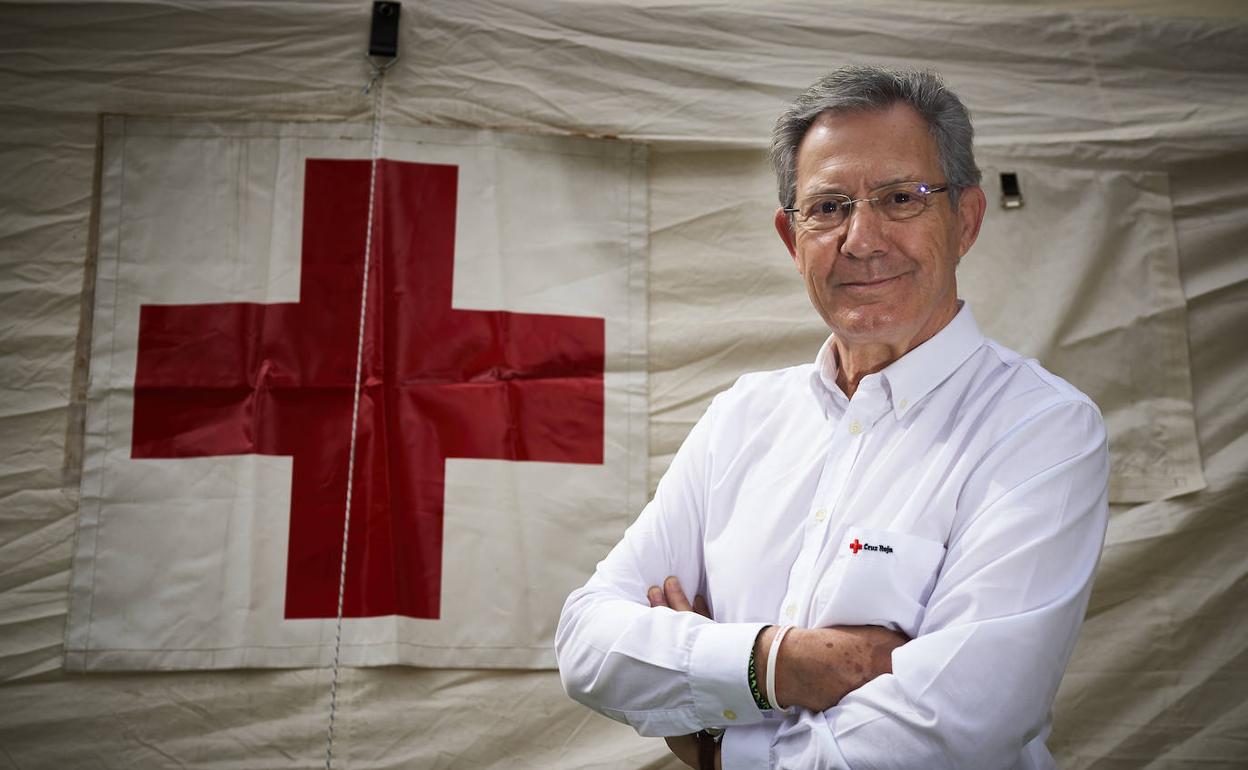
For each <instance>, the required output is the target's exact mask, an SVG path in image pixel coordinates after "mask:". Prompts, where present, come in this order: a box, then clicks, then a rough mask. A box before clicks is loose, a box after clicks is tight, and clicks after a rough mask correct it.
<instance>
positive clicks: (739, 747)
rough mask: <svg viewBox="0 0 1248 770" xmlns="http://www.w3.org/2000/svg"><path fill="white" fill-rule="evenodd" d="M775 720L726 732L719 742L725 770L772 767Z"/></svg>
mask: <svg viewBox="0 0 1248 770" xmlns="http://www.w3.org/2000/svg"><path fill="white" fill-rule="evenodd" d="M779 724H780V723H779V722H777V721H775V720H774V719H773V720H769V721H767V722H761V723H759V724H756V725H743V726H742V727H734V728H732V729H731V730H728V731H727V732H725V733H724V737H723V739H721V741H720V744H719V761H720V765H721V766H722V767H723V770H761V768H767V767H771V743H772V741H773V740H774V739H775V736H776V726H777V725H779Z"/></svg>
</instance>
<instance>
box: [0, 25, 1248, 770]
mask: <svg viewBox="0 0 1248 770" xmlns="http://www.w3.org/2000/svg"><path fill="white" fill-rule="evenodd" d="M1086 5H1087V4H1075V3H1071V4H1064V3H1054V4H1045V3H1036V4H1031V5H1028V6H1027V7H1025V8H1017V7H1014V6H1006V5H1004V4H995V3H966V4H959V3H942V2H923V3H917V2H916V3H900V2H892V3H866V2H838V3H826V4H816V5H813V6H812V4H810V3H787V2H786V3H776V4H765V5H759V4H755V3H746V2H723V3H705V2H688V3H676V4H673V3H653V2H643V3H634V4H629V5H622V4H615V3H605V2H588V3H586V2H575V3H574V2H566V1H564V0H556V1H554V2H550V1H539V0H502V1H500V2H481V3H471V4H468V3H451V2H433V3H421V4H416V3H411V4H407V5H405V7H404V11H403V19H404V23H403V25H402V38H401V49H402V51H401V58H400V59H399V61H398V63H397V64H396V65H395V67H394V68H393V69H392V70H391V72H390V74H389V75H388V76H387V82H386V89H387V94H386V104H387V108H386V124H387V130H393V131H401V130H406V128H405V127H411V126H414V125H416V124H432V125H435V126H442V127H470V128H481V129H490V130H495V131H502V132H510V133H515V132H527V133H534V134H553V135H579V136H581V137H591V138H593V137H597V138H598V139H597V141H600V142H604V143H606V144H611V143H613V142H615V140H614V139H612V138H613V137H614V138H619V139H621V140H623V141H624V142H625V143H637V144H640V145H645V148H646V150H647V152H646V155H647V156H648V160H647V161H646V164H647V166H646V167H647V179H648V184H647V188H648V189H647V193H648V199H649V207H648V210H649V220H648V221H649V245H648V256H649V270H648V274H647V281H648V319H649V320H648V347H647V351H648V361H649V365H648V380H649V400H648V410H649V415H650V420H649V428H650V430H649V434H650V435H649V446H650V452H649V454H650V470H649V474H648V476H649V478H648V482H649V484H650V485H651V486H653V484H654V483H655V482H656V481H657V477H658V474H659V473H661V471H662V469H663V467H665V465H666V462H667V460H668V458H669V457H670V455H671V453H672V452H674V451H675V448H676V446H677V445H678V444H679V442H680V439H681V438H682V437H683V435H684V433H685V432H686V431H687V430H688V428H689V426H690V425H691V424H692V421H693V420H694V419H696V417H697V415H698V414H699V413H700V412H701V410H702V408H703V407H704V405H705V404H706V403H707V401H708V400H709V398H710V396H711V395H712V394H714V393H715V392H717V391H718V390H720V389H722V388H724V387H726V386H727V385H728V384H730V383H731V381H732V380H733V379H734V378H735V376H736V375H737V374H739V373H741V372H743V371H747V370H754V369H762V368H770V367H774V366H781V365H787V364H791V363H794V362H797V361H803V360H807V359H809V358H810V357H812V356H813V354H814V352H815V350H816V348H817V346H818V344H819V342H820V341H821V339H822V338H823V336H824V332H823V330H822V329H821V328H820V325H819V323H818V321H817V318H816V316H815V315H814V313H813V311H812V310H811V309H810V308H809V305H808V303H807V301H806V299H805V297H804V294H803V292H802V289H801V286H800V283H799V282H798V280H797V278H796V275H795V273H794V272H793V269H792V266H791V263H790V262H789V260H788V257H787V255H786V254H785V253H784V251H783V249H782V247H781V246H780V244H779V243H778V241H777V240H776V239H775V237H774V235H773V234H772V233H771V229H770V217H771V211H772V210H773V207H774V205H775V204H774V200H775V199H774V192H773V191H772V190H771V188H770V187H769V181H768V178H767V169H766V166H765V159H764V155H763V148H764V146H765V141H766V136H767V134H768V132H769V130H770V126H771V122H772V121H773V120H774V118H775V116H776V114H777V113H778V111H779V110H780V109H781V108H782V106H783V104H784V103H785V102H786V101H787V100H788V99H790V98H792V96H794V95H795V94H796V93H797V92H798V91H799V90H800V89H801V88H802V87H804V86H805V85H806V84H808V83H809V82H810V81H811V80H813V79H814V78H815V77H817V76H818V75H819V74H821V73H823V72H825V71H827V70H828V69H831V68H833V67H835V66H838V65H840V64H844V63H848V62H852V61H872V62H876V63H882V64H885V65H892V66H924V67H933V68H937V69H940V70H941V71H943V72H944V73H945V74H946V76H947V78H948V80H949V81H950V82H951V84H952V85H953V86H954V87H955V89H957V90H958V91H959V93H961V94H962V95H963V97H964V98H965V100H966V101H967V102H968V104H969V106H970V108H971V110H972V113H973V116H974V118H975V121H976V126H977V130H978V132H979V133H978V140H979V141H978V144H979V147H980V154H981V162H982V164H983V165H984V166H985V168H986V170H987V171H988V172H989V174H988V176H987V180H986V188H987V190H988V193H989V196H990V201H995V200H996V197H997V195H998V192H997V190H996V188H995V187H994V185H995V174H996V173H997V172H999V171H1014V172H1016V173H1018V175H1019V178H1020V180H1021V183H1022V188H1023V194H1024V196H1025V198H1026V201H1027V203H1026V205H1025V206H1024V208H1023V209H1021V210H1019V211H1004V210H1002V209H1000V208H998V207H996V206H995V205H994V206H993V208H992V210H990V212H989V219H988V222H987V223H986V225H985V233H984V236H983V239H982V240H981V242H980V243H979V244H977V245H976V247H975V248H974V249H973V250H972V251H971V252H970V254H969V255H968V256H967V257H966V259H965V260H964V263H963V267H962V269H961V275H962V276H963V287H962V293H963V295H964V296H966V297H967V298H968V299H969V300H970V301H971V302H972V303H973V304H974V307H975V312H976V315H977V317H978V318H979V319H980V321H981V323H982V325H983V326H984V328H985V331H986V332H987V333H989V334H990V335H994V336H997V337H999V338H1001V339H1002V340H1003V341H1005V342H1007V343H1009V344H1011V345H1014V346H1016V347H1019V348H1021V349H1024V350H1026V351H1027V352H1030V353H1034V354H1037V355H1039V356H1040V357H1041V359H1042V361H1044V362H1045V363H1047V364H1049V365H1050V366H1052V367H1053V368H1054V369H1056V370H1057V371H1059V372H1060V373H1062V374H1063V375H1064V376H1067V377H1068V378H1069V379H1071V380H1072V381H1074V382H1075V383H1076V384H1078V385H1080V386H1081V387H1083V388H1084V389H1085V390H1087V391H1088V392H1089V393H1090V394H1092V395H1093V396H1094V397H1095V398H1097V399H1098V401H1099V402H1100V403H1101V405H1102V407H1103V408H1104V409H1105V412H1106V416H1107V420H1108V422H1109V424H1110V427H1111V430H1112V431H1113V435H1114V442H1115V443H1114V473H1115V482H1114V484H1115V486H1114V489H1113V494H1114V499H1115V500H1116V501H1117V504H1116V505H1115V506H1114V508H1113V511H1112V521H1111V524H1110V530H1109V535H1108V541H1107V545H1106V550H1105V553H1104V556H1103V558H1102V563H1101V569H1100V573H1099V576H1098V579H1097V584H1096V589H1095V592H1094V594H1093V598H1092V602H1091V605H1090V607H1089V611H1088V621H1087V623H1086V624H1085V627H1084V632H1083V635H1082V638H1081V641H1080V645H1079V647H1078V649H1077V651H1076V654H1075V658H1074V660H1073V662H1072V664H1071V667H1070V670H1069V671H1068V674H1067V677H1066V679H1065V681H1064V683H1063V688H1062V691H1061V693H1060V695H1059V699H1058V703H1057V705H1056V722H1055V731H1054V735H1053V737H1052V739H1051V740H1050V745H1051V747H1052V748H1053V750H1054V753H1055V754H1056V756H1057V757H1058V760H1059V762H1060V763H1061V764H1062V766H1063V767H1100V768H1136V767H1158V768H1161V767H1166V768H1169V767H1175V768H1187V767H1191V768H1195V767H1200V768H1211V767H1236V766H1242V763H1243V758H1244V757H1245V756H1248V731H1246V730H1245V727H1244V724H1245V722H1246V721H1248V714H1245V711H1244V693H1248V665H1246V664H1245V663H1244V661H1245V656H1246V653H1248V631H1246V630H1245V628H1246V626H1245V623H1244V619H1245V609H1246V606H1245V605H1246V603H1248V597H1245V594H1244V589H1243V586H1244V585H1246V584H1248V580H1246V577H1248V563H1246V562H1245V560H1244V559H1243V557H1242V554H1243V553H1244V552H1245V551H1246V550H1248V528H1246V527H1245V526H1244V525H1243V524H1242V522H1241V519H1242V516H1243V511H1244V510H1246V509H1248V405H1246V404H1245V399H1244V392H1245V383H1248V356H1245V354H1244V350H1243V348H1244V346H1243V341H1242V340H1243V337H1244V334H1245V332H1248V246H1245V244H1246V243H1248V217H1245V215H1244V212H1245V211H1248V182H1246V181H1245V179H1248V132H1245V131H1244V128H1243V127H1244V126H1245V125H1248V99H1246V98H1245V96H1244V95H1245V94H1246V93H1248V21H1246V20H1245V18H1244V16H1242V13H1243V12H1242V9H1240V8H1238V6H1237V5H1236V4H1234V3H1230V2H1227V3H1217V2H1206V3H1197V4H1189V5H1184V6H1182V7H1181V8H1180V7H1178V6H1173V7H1171V6H1170V5H1168V4H1162V3H1156V2H1148V1H1147V0H1139V2H1129V1H1127V0H1123V1H1122V2H1113V1H1112V0H1105V2H1103V3H1101V5H1102V6H1113V7H1106V8H1105V9H1104V10H1086V8H1085V7H1084V6H1086ZM1140 11H1145V12H1140ZM1182 13H1200V14H1201V17H1198V18H1184V17H1181V16H1180V14H1182ZM1237 14H1241V15H1237ZM367 26H368V9H367V4H365V3H356V2H351V3H347V2H324V3H279V2H253V3H233V2H225V1H224V0H218V1H217V2H207V3H201V4H195V5H186V4H175V3H166V2H139V3H125V4H121V3H107V2H106V3H66V2H46V3H30V4H7V5H4V6H0V175H2V178H3V179H4V180H5V183H6V184H5V185H4V186H3V188H0V244H3V248H2V249H0V293H2V296H3V298H4V302H3V308H4V310H3V313H4V316H3V317H4V320H5V323H4V325H3V327H2V328H0V360H2V361H3V366H0V447H3V455H2V456H3V457H4V465H3V471H2V472H0V677H3V679H4V684H3V685H2V686H0V763H4V764H7V765H11V766H14V767H67V766H81V765H84V764H94V765H96V766H107V767H165V766H200V767H218V766H237V767H255V766H283V767H285V766H297V767H313V766H319V765H323V737H324V730H325V721H326V715H327V711H328V681H329V676H328V672H327V671H326V670H324V669H319V668H311V669H294V670H287V671H271V670H253V671H224V672H180V673H158V674H125V673H110V674H97V673H91V674H77V673H66V672H65V671H64V666H65V663H66V637H65V630H66V620H67V613H68V612H69V607H70V603H69V593H70V581H71V562H72V554H73V551H74V542H75V537H76V532H77V529H78V520H79V507H80V502H81V492H80V489H81V485H80V482H81V478H80V475H81V473H82V469H83V467H84V463H83V454H82V452H83V446H84V444H83V430H84V425H85V423H84V413H85V412H86V411H87V410H86V409H85V406H86V403H87V401H86V397H87V385H88V382H89V373H90V370H89V367H88V358H89V354H90V345H91V330H92V328H93V320H94V319H93V312H92V311H93V309H94V307H95V296H94V295H95V292H96V291H97V288H98V283H97V280H96V271H97V270H98V269H100V267H101V265H102V261H100V260H98V259H97V257H98V255H99V249H98V244H96V243H95V242H94V240H93V238H94V234H95V233H97V232H103V228H102V225H103V224H104V223H103V221H102V214H101V211H100V209H99V208H98V204H99V203H100V198H99V194H98V192H99V190H101V189H102V188H103V185H102V183H101V179H100V178H99V175H100V174H101V173H102V171H103V169H104V164H103V163H102V160H103V155H102V153H103V152H104V148H105V147H106V146H107V141H106V140H105V138H104V136H103V132H102V128H101V127H102V126H103V125H104V124H103V123H102V122H101V121H100V119H99V117H98V116H99V115H100V114H102V113H110V114H117V113H122V114H128V115H137V116H153V117H166V116H168V117H175V118H178V119H181V120H189V119H194V120H227V121H238V120H242V121H257V120H263V121H297V122H349V123H353V124H357V128H355V129H352V130H355V131H359V130H360V129H359V126H364V125H366V123H367V120H368V110H369V101H368V99H367V97H365V96H364V95H363V94H362V93H361V88H362V85H363V83H364V81H365V79H366V75H367V70H366V67H365V66H364V64H363V61H362V58H361V57H362V51H363V47H364V41H365V39H366V37H367ZM361 135H362V134H361ZM457 290H458V283H457ZM614 502H616V503H620V502H622V501H618V500H617V501H614ZM582 516H583V521H584V528H583V529H569V531H568V532H566V536H567V537H568V538H569V542H572V541H577V542H580V541H581V540H585V539H597V538H604V539H608V540H609V535H610V533H609V532H608V531H607V530H615V531H617V532H618V530H619V529H622V526H623V523H624V522H623V521H621V520H615V519H613V518H612V512H611V511H607V510H605V509H604V510H585V511H583V512H582ZM604 550H605V549H604ZM586 571H588V566H587V568H586ZM534 590H535V591H538V592H539V593H540V595H542V596H545V595H546V594H548V593H556V592H555V591H550V590H547V587H538V586H535V587H534ZM526 609H527V608H526ZM533 610H534V611H536V612H543V611H544V612H549V613H557V611H558V606H557V603H555V604H554V605H552V606H549V607H542V608H536V607H535V608H533ZM552 617H553V615H552ZM469 665H470V664H467V663H466V664H465V666H469ZM338 705H339V721H338V728H337V733H336V735H337V739H336V746H337V748H336V751H335V755H336V757H337V761H338V762H340V763H341V766H344V767H422V768H425V767H428V768H478V767H491V766H494V767H532V768H550V767H556V768H590V767H597V768H617V767H619V768H632V767H656V768H657V767H667V766H671V761H670V760H669V759H667V758H665V751H664V749H663V747H662V746H661V745H659V744H658V742H656V741H646V740H642V739H639V738H637V737H635V736H634V735H633V734H632V733H631V731H630V730H628V729H627V728H624V727H621V726H619V725H615V724H614V723H611V722H609V721H607V720H605V719H603V718H601V717H598V716H595V715H593V714H591V713H589V712H587V711H585V710H584V709H582V708H581V707H579V706H577V705H576V704H574V703H572V702H571V701H569V700H568V699H567V698H566V697H565V696H564V695H563V693H562V691H561V689H560V687H559V683H558V679H557V677H556V676H555V674H554V673H553V672H551V671H540V670H539V671H527V672H525V671H500V670H484V669H476V668H471V667H465V668H398V667H388V668H373V669H369V668H350V669H347V670H346V671H345V672H344V679H343V682H342V686H341V689H340V697H339V704H338Z"/></svg>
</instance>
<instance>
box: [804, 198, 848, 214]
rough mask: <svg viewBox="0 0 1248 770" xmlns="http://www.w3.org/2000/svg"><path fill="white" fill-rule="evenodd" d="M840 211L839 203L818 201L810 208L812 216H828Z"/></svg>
mask: <svg viewBox="0 0 1248 770" xmlns="http://www.w3.org/2000/svg"><path fill="white" fill-rule="evenodd" d="M840 210H841V202H840V201H834V200H831V201H819V202H818V203H816V204H815V205H814V206H813V207H812V208H811V214H812V215H813V216H825V217H826V216H828V215H830V214H835V213H836V212H838V211H840Z"/></svg>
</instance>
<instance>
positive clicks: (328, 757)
mask: <svg viewBox="0 0 1248 770" xmlns="http://www.w3.org/2000/svg"><path fill="white" fill-rule="evenodd" d="M391 63H393V62H391ZM386 66H389V65H386ZM385 71H386V67H385V66H383V67H377V66H376V65H374V66H373V74H372V78H371V79H370V80H369V81H368V85H367V86H366V87H365V89H364V92H365V93H368V92H370V91H372V89H373V86H374V85H375V86H376V87H377V90H376V91H372V93H373V145H372V150H371V152H370V155H369V157H370V164H369V173H368V225H367V229H366V232H365V235H364V281H363V287H362V288H361V290H360V330H359V336H358V338H357V339H356V347H355V395H354V398H353V400H352V402H351V445H350V449H348V454H347V502H346V512H345V514H344V515H343V520H342V562H341V563H340V564H339V566H338V623H337V628H336V629H335V632H334V672H333V677H332V679H331V682H330V686H329V730H328V732H327V734H326V736H325V770H332V769H333V764H334V716H335V715H336V713H337V709H338V672H339V669H340V667H339V660H340V657H339V656H340V653H341V652H342V607H343V599H344V597H345V595H346V587H347V542H348V535H349V533H350V531H351V488H352V482H353V481H354V479H355V439H356V435H357V433H358V428H359V418H360V382H361V378H362V373H363V370H364V320H365V317H366V315H365V310H366V309H367V308H368V270H369V261H370V257H371V255H372V250H373V207H374V204H375V202H376V196H377V160H378V158H379V157H380V156H381V95H382V90H383V86H384V84H385V74H386V72H385Z"/></svg>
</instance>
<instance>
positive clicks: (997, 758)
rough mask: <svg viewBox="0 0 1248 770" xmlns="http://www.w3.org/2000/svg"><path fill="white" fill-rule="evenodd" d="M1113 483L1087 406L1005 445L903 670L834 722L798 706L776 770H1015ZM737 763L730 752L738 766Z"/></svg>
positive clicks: (1088, 573)
mask: <svg viewBox="0 0 1248 770" xmlns="http://www.w3.org/2000/svg"><path fill="white" fill-rule="evenodd" d="M1108 474H1109V456H1108V451H1107V447H1106V436H1105V427H1104V423H1103V421H1102V419H1101V417H1100V414H1099V413H1098V412H1097V411H1096V409H1095V407H1093V406H1091V405H1090V404H1088V403H1086V402H1082V401H1079V402H1068V403H1064V404H1061V405H1059V406H1055V407H1051V408H1049V409H1047V410H1045V411H1043V412H1041V413H1040V414H1038V415H1036V416H1034V417H1032V418H1031V419H1029V420H1027V421H1025V422H1024V423H1023V424H1022V425H1020V426H1018V427H1017V428H1015V429H1014V430H1012V431H1011V432H1009V434H1007V435H1006V436H1004V437H1003V438H1002V439H1001V440H1000V441H999V442H997V444H996V445H995V446H994V447H993V448H992V449H991V450H989V451H988V452H987V453H986V455H985V456H984V458H982V460H981V461H980V463H979V465H978V467H977V468H976V470H975V471H974V472H973V473H972V474H971V476H970V477H969V479H968V481H967V484H966V486H965V488H964V489H963V492H962V499H961V501H960V503H959V506H958V513H957V516H956V518H955V526H954V531H953V532H952V533H951V535H950V541H949V546H948V551H947V554H946V557H945V563H944V565H943V566H942V568H941V572H940V575H939V577H938V579H937V582H936V585H935V588H934V589H933V592H932V595H931V598H930V599H929V601H928V606H927V611H926V614H925V616H924V619H923V621H922V623H921V625H920V627H919V631H918V634H917V635H916V637H915V639H913V640H912V641H910V642H908V643H907V644H905V645H903V646H901V647H899V648H898V649H897V650H895V651H894V652H893V673H892V674H889V675H885V676H882V677H878V678H877V679H875V680H873V681H871V682H869V683H867V684H866V685H864V686H863V687H861V688H859V689H858V690H855V691H854V692H851V693H849V694H848V695H846V696H845V697H844V698H843V699H842V700H841V702H840V703H839V704H838V705H837V706H836V707H834V708H832V709H829V710H827V711H824V712H811V711H805V710H801V709H799V710H798V711H797V713H796V714H795V715H793V716H791V717H788V718H787V719H786V720H785V721H784V722H783V724H781V726H780V728H779V730H777V731H776V732H775V733H774V736H773V738H772V741H771V744H770V746H769V747H767V748H766V751H767V757H766V759H767V762H766V763H765V766H770V767H777V768H796V767H819V768H847V769H852V770H867V769H868V768H871V769H873V770H874V769H876V768H878V769H881V770H882V769H883V768H915V767H923V768H968V767H974V768H982V769H983V770H991V768H1009V767H1014V766H1015V765H1016V764H1017V763H1018V762H1019V759H1020V756H1021V755H1022V754H1023V753H1024V751H1025V747H1026V746H1027V744H1028V743H1029V742H1030V741H1032V740H1033V739H1034V738H1035V737H1036V736H1037V735H1040V734H1041V731H1042V730H1044V729H1045V728H1046V726H1047V724H1048V714H1049V709H1050V707H1051V704H1052V702H1053V699H1054V697H1055V695H1056V693H1057V688H1058V684H1059V683H1060V681H1061V678H1062V673H1063V671H1064V670H1065V668H1066V663H1067V661H1068V660H1069V658H1070V655H1071V652H1072V651H1073V649H1074V644H1075V639H1076V636H1077V634H1078V631H1079V626H1080V624H1081V623H1082V621H1083V615H1084V611H1085V610H1086V608H1087V602H1088V596H1089V593H1090V591H1091V586H1092V577H1093V573H1094V571H1095V569H1096V564H1097V560H1098V559H1099V556H1100V552H1101V546H1102V543H1103V541H1104V536H1105V527H1106V524H1107V517H1108V506H1107V486H1108ZM750 748H751V747H747V746H743V749H746V750H749V749H750ZM752 748H753V750H754V752H758V750H759V749H760V748H761V747H759V746H758V745H757V744H755V745H754V746H753V747H752ZM756 758H758V759H762V757H761V756H757V757H756ZM735 766H736V765H734V764H733V762H732V761H731V759H730V757H729V752H728V751H727V749H725V758H724V767H725V769H726V770H729V768H731V767H735ZM754 766H759V765H754Z"/></svg>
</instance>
